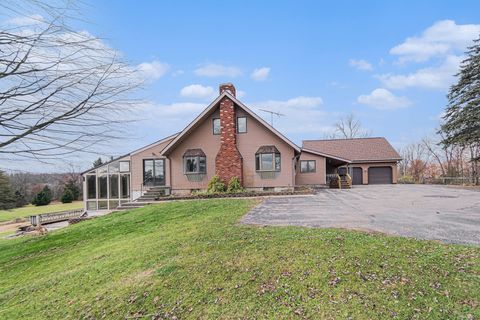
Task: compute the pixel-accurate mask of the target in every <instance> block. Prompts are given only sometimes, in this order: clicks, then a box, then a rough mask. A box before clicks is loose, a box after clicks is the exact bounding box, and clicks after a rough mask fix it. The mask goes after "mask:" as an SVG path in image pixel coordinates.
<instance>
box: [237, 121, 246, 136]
mask: <svg viewBox="0 0 480 320" xmlns="http://www.w3.org/2000/svg"><path fill="white" fill-rule="evenodd" d="M245 132H247V117H238V118H237V133H245Z"/></svg>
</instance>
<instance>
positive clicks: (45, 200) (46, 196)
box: [32, 186, 52, 206]
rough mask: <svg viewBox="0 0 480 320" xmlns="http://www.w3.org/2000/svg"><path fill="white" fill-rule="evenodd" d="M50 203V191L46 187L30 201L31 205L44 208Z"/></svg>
mask: <svg viewBox="0 0 480 320" xmlns="http://www.w3.org/2000/svg"><path fill="white" fill-rule="evenodd" d="M50 202H52V191H51V190H50V188H49V187H48V186H45V187H43V189H42V191H40V192H39V193H37V195H36V196H35V198H33V200H32V204H34V205H36V206H46V205H47V204H49V203H50Z"/></svg>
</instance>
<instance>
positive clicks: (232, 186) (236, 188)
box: [227, 177, 245, 193]
mask: <svg viewBox="0 0 480 320" xmlns="http://www.w3.org/2000/svg"><path fill="white" fill-rule="evenodd" d="M243 191H245V189H243V187H242V185H241V184H240V180H238V177H232V178H231V179H230V181H229V182H228V188H227V192H228V193H239V192H243Z"/></svg>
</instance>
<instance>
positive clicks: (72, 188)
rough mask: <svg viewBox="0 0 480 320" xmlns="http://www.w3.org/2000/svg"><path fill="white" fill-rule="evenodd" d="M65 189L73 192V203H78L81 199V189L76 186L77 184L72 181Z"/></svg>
mask: <svg viewBox="0 0 480 320" xmlns="http://www.w3.org/2000/svg"><path fill="white" fill-rule="evenodd" d="M65 189H69V190H70V192H72V196H73V201H77V200H78V198H79V197H80V187H79V186H78V185H76V184H75V182H74V181H73V180H72V179H70V180H69V181H68V182H67V183H66V184H65ZM70 202H71V201H70Z"/></svg>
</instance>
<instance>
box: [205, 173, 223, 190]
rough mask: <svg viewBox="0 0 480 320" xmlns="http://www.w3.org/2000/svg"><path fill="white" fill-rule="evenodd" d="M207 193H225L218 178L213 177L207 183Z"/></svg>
mask: <svg viewBox="0 0 480 320" xmlns="http://www.w3.org/2000/svg"><path fill="white" fill-rule="evenodd" d="M207 192H208V193H221V192H225V184H224V183H223V182H222V181H221V180H220V177H219V176H217V175H214V176H213V177H212V179H210V181H209V182H208V187H207Z"/></svg>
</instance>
